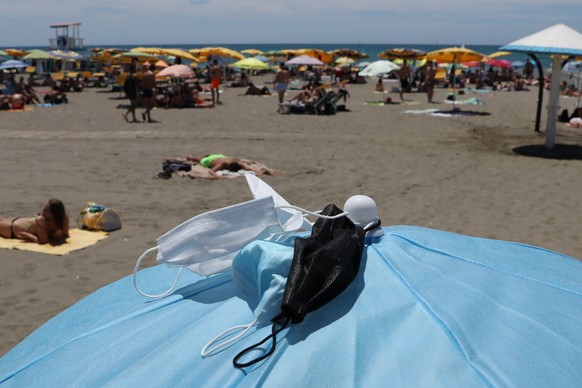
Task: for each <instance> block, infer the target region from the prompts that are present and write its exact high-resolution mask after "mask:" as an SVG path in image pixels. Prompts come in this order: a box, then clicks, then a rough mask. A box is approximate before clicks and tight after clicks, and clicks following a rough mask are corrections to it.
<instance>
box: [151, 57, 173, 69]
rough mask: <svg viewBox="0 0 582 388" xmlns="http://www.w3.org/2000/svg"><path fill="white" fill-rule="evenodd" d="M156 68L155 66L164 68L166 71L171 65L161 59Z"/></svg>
mask: <svg viewBox="0 0 582 388" xmlns="http://www.w3.org/2000/svg"><path fill="white" fill-rule="evenodd" d="M154 66H155V67H159V68H162V69H165V68H166V67H168V66H169V65H168V64H167V63H166V61H164V60H161V59H160V60H159V61H157V62H156V63H155V64H154Z"/></svg>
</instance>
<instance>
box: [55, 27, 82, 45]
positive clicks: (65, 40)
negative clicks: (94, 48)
mask: <svg viewBox="0 0 582 388" xmlns="http://www.w3.org/2000/svg"><path fill="white" fill-rule="evenodd" d="M80 26H81V23H61V24H53V25H52V26H51V28H54V29H55V37H54V38H51V39H49V41H50V47H51V49H53V50H63V51H67V50H82V49H83V38H81V37H80V35H79V27H80Z"/></svg>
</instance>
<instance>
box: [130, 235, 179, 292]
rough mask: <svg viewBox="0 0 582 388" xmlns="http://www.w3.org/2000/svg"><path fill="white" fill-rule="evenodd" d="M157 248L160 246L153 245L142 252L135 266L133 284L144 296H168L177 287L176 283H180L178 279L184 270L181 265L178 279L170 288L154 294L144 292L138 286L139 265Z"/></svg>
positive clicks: (177, 275)
mask: <svg viewBox="0 0 582 388" xmlns="http://www.w3.org/2000/svg"><path fill="white" fill-rule="evenodd" d="M157 250H158V247H152V248H150V249H148V250H146V251H145V252H144V253H142V254H141V256H140V257H139V258H138V259H137V262H136V263H135V268H134V269H133V286H134V287H135V289H136V290H137V292H139V293H140V294H142V295H143V296H145V297H147V298H151V299H157V298H163V297H164V296H167V295H169V294H170V293H171V292H172V291H174V290H175V289H176V285H177V284H178V280H179V279H180V275H181V274H182V270H183V269H184V267H180V269H179V270H178V273H177V274H176V279H175V280H174V284H172V287H171V288H170V289H169V290H167V291H165V292H163V293H161V294H158V295H152V294H147V293H145V292H143V291H142V290H140V289H139V287H138V286H137V271H138V270H139V266H140V264H141V261H142V260H143V259H144V257H146V256H147V254H148V253H150V252H153V251H157Z"/></svg>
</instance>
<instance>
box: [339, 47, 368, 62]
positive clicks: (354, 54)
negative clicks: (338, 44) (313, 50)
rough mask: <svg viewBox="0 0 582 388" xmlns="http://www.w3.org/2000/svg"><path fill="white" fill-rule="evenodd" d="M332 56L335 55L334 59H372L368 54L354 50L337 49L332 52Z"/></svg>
mask: <svg viewBox="0 0 582 388" xmlns="http://www.w3.org/2000/svg"><path fill="white" fill-rule="evenodd" d="M330 54H331V55H333V56H334V57H336V58H337V57H348V58H352V59H356V60H358V59H366V58H370V56H369V55H368V54H366V53H362V52H360V51H357V50H352V49H337V50H333V51H331V52H330Z"/></svg>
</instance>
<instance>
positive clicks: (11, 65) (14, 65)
mask: <svg viewBox="0 0 582 388" xmlns="http://www.w3.org/2000/svg"><path fill="white" fill-rule="evenodd" d="M28 66H29V65H28V64H27V63H26V62H22V61H18V60H16V59H9V60H7V61H4V62H2V63H0V70H5V69H22V68H23V67H28Z"/></svg>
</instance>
